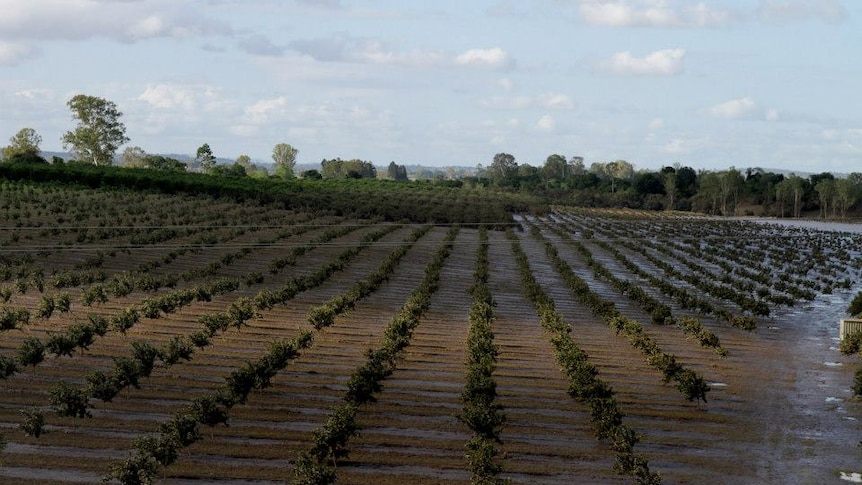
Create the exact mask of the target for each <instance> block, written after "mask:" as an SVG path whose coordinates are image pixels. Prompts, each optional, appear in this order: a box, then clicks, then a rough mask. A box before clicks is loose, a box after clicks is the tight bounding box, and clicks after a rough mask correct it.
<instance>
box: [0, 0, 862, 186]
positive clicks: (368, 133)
mask: <svg viewBox="0 0 862 485" xmlns="http://www.w3.org/2000/svg"><path fill="white" fill-rule="evenodd" d="M860 90H862V1H858V0H716V1H709V2H706V1H691V0H469V1H466V0H434V1H424V0H415V1H406V0H402V1H394V0H365V1H360V0H0V145H5V144H6V143H5V141H6V139H7V138H9V137H11V136H13V135H14V134H15V133H17V132H18V130H20V129H21V128H24V127H29V128H33V129H35V130H36V131H37V133H39V134H40V135H41V136H42V139H43V141H42V146H41V148H42V149H43V150H51V151H59V150H61V149H62V142H61V137H62V135H63V133H64V132H66V131H69V130H72V129H73V128H74V126H75V122H74V120H73V119H72V117H71V112H70V111H69V109H68V107H67V106H66V103H67V102H68V100H69V99H71V98H72V97H73V96H75V95H76V94H87V95H91V96H98V97H101V98H104V99H107V100H109V101H112V102H114V103H115V104H116V105H117V107H118V108H119V109H120V111H122V113H123V116H122V118H121V121H122V122H123V123H124V124H125V126H126V135H127V136H128V137H129V138H130V142H129V144H128V145H129V146H139V147H141V148H143V149H144V150H145V151H146V152H148V153H161V154H169V153H179V154H190V155H193V154H194V153H195V152H196V150H197V148H198V147H199V146H201V145H202V144H203V143H208V144H209V145H210V147H211V148H212V150H213V152H214V153H215V155H217V156H219V157H226V158H236V157H237V156H239V155H242V154H245V155H249V156H250V157H251V158H252V159H254V160H258V161H270V160H271V159H270V157H271V153H272V149H273V147H274V146H275V145H276V144H278V143H289V144H291V145H293V146H294V147H296V148H297V149H298V150H299V155H298V159H297V161H298V162H299V163H316V162H319V161H320V160H322V159H324V158H326V159H331V158H336V157H340V158H343V159H353V158H359V159H362V160H366V161H371V162H373V163H375V164H377V165H380V166H383V165H388V164H389V162H391V161H395V162H396V163H399V164H420V165H424V166H430V167H433V166H440V167H443V166H453V165H454V166H466V167H474V166H477V165H478V164H483V165H484V166H487V165H489V164H490V163H491V162H492V160H493V157H494V155H495V154H496V153H501V152H505V153H510V154H512V155H514V156H515V159H516V161H517V163H519V164H530V165H533V166H541V165H543V164H544V162H545V159H546V158H547V157H548V156H549V155H552V154H560V155H563V156H565V157H567V158H570V157H573V156H582V157H584V158H585V161H586V164H587V166H589V165H590V164H591V163H593V162H609V161H614V160H626V161H628V162H629V163H631V164H633V165H634V166H635V168H636V169H649V170H655V169H659V168H661V167H662V166H667V165H673V164H676V163H678V164H680V165H682V166H689V167H693V168H695V169H705V170H724V169H727V168H730V167H736V168H740V169H744V168H747V167H762V168H771V169H782V170H792V171H798V172H809V173H820V172H825V171H828V172H833V173H849V172H854V171H855V172H862V96H860ZM120 151H122V148H121V149H120Z"/></svg>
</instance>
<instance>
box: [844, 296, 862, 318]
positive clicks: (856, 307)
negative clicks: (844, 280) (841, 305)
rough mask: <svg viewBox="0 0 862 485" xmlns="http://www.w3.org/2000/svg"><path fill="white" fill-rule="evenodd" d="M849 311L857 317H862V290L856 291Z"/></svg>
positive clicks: (848, 308)
mask: <svg viewBox="0 0 862 485" xmlns="http://www.w3.org/2000/svg"><path fill="white" fill-rule="evenodd" d="M847 313H849V314H850V315H853V316H855V317H862V291H860V292H859V293H856V296H855V297H853V300H852V301H851V302H850V305H849V306H848V307H847Z"/></svg>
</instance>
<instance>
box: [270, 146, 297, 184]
mask: <svg viewBox="0 0 862 485" xmlns="http://www.w3.org/2000/svg"><path fill="white" fill-rule="evenodd" d="M297 154H299V150H297V149H296V148H294V147H292V146H290V145H288V144H287V143H279V144H278V145H276V146H275V147H274V148H273V149H272V161H273V162H275V176H276V177H281V178H283V179H292V178H293V177H294V174H293V167H295V166H296V155H297Z"/></svg>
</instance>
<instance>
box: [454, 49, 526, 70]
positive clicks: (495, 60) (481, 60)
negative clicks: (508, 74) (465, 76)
mask: <svg viewBox="0 0 862 485" xmlns="http://www.w3.org/2000/svg"><path fill="white" fill-rule="evenodd" d="M455 64H457V65H459V66H469V67H481V68H488V69H509V68H511V67H513V66H514V64H515V61H514V59H512V57H511V56H510V55H509V53H508V52H506V51H505V50H503V49H501V48H499V47H492V48H490V49H470V50H468V51H466V52H464V53H462V54H459V55H458V56H456V57H455Z"/></svg>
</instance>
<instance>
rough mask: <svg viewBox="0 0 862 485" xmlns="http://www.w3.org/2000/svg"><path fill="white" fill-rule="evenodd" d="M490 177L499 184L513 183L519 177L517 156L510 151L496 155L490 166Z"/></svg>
mask: <svg viewBox="0 0 862 485" xmlns="http://www.w3.org/2000/svg"><path fill="white" fill-rule="evenodd" d="M487 173H488V178H490V179H491V180H492V181H493V182H494V183H496V184H497V185H512V184H513V182H515V181H516V180H517V177H518V163H517V162H515V157H514V156H512V155H510V154H508V153H498V154H496V155H494V160H493V161H492V162H491V166H490V167H488V172H487Z"/></svg>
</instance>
